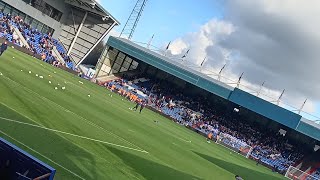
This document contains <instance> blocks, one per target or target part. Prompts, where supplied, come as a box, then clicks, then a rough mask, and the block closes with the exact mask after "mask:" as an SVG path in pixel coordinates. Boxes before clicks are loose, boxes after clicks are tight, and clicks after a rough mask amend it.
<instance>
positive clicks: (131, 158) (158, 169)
mask: <svg viewBox="0 0 320 180" xmlns="http://www.w3.org/2000/svg"><path fill="white" fill-rule="evenodd" d="M106 148H107V149H108V150H109V151H111V152H112V153H113V154H115V155H116V156H118V157H119V158H120V159H122V160H123V162H124V163H125V164H126V165H128V166H130V167H131V168H133V169H134V170H135V171H136V172H137V173H139V174H140V175H141V176H143V177H144V178H146V179H153V180H157V179H159V180H170V179H172V180H177V179H181V180H188V179H192V180H200V179H201V178H199V177H195V176H192V175H190V174H186V173H184V172H181V171H177V170H175V169H173V168H170V167H167V166H165V165H162V164H158V163H156V162H153V161H150V160H147V159H144V158H142V157H139V156H136V155H133V154H130V153H127V152H124V151H121V150H119V149H116V148H112V147H109V146H106Z"/></svg>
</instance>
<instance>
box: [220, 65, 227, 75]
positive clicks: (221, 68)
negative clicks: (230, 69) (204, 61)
mask: <svg viewBox="0 0 320 180" xmlns="http://www.w3.org/2000/svg"><path fill="white" fill-rule="evenodd" d="M226 66H227V64H224V65H223V66H222V68H221V69H220V71H219V74H221V72H222V71H223V69H224V68H225V67H226Z"/></svg>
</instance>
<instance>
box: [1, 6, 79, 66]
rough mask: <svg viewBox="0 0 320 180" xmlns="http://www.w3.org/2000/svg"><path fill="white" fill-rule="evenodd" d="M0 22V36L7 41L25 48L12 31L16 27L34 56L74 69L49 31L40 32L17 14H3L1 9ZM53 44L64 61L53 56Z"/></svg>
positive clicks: (63, 50)
mask: <svg viewBox="0 0 320 180" xmlns="http://www.w3.org/2000/svg"><path fill="white" fill-rule="evenodd" d="M0 24H1V25H0V38H1V37H2V38H5V39H6V40H7V41H9V42H12V43H14V44H16V45H18V46H21V47H25V48H27V46H26V45H23V44H22V43H21V39H20V38H19V36H18V35H17V34H16V33H14V28H17V29H18V30H19V31H20V33H21V34H22V36H23V38H24V39H25V40H26V42H27V43H28V46H29V47H28V49H29V50H30V51H31V52H32V53H33V55H34V56H35V55H40V56H41V59H42V60H43V61H45V62H47V63H50V64H60V65H63V66H67V67H68V68H70V69H74V64H73V62H72V60H71V59H70V57H69V56H68V55H67V54H66V51H65V49H64V48H63V46H62V45H61V44H60V43H59V42H58V40H56V39H54V38H53V37H52V35H51V33H50V32H48V33H42V32H40V31H38V30H37V29H35V28H33V27H32V26H31V25H30V24H28V23H27V22H24V20H23V19H22V18H20V17H19V16H12V15H11V14H5V13H3V12H2V11H0ZM54 46H55V47H56V48H57V50H58V52H59V54H60V55H61V57H62V58H63V59H64V61H65V63H62V62H58V59H57V57H56V56H54V53H53V48H54Z"/></svg>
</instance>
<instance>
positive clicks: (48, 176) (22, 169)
mask: <svg viewBox="0 0 320 180" xmlns="http://www.w3.org/2000/svg"><path fill="white" fill-rule="evenodd" d="M55 173H56V170H55V169H54V168H52V167H51V166H49V165H47V164H45V163H44V162H42V161H40V160H39V159H37V158H35V157H33V156H32V155H30V154H29V153H27V152H25V151H23V150H22V149H20V148H19V147H17V146H15V145H14V144H12V143H10V142H9V141H7V140H5V139H3V138H0V179H12V180H15V179H21V180H31V179H32V180H40V179H41V180H53V178H54V175H55Z"/></svg>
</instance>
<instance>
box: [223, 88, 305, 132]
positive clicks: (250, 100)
mask: <svg viewBox="0 0 320 180" xmlns="http://www.w3.org/2000/svg"><path fill="white" fill-rule="evenodd" d="M229 100H230V101H231V102H233V103H236V104H238V105H240V106H242V107H245V108H247V109H249V110H251V111H254V112H256V113H258V114H260V115H262V116H265V117H267V118H269V119H271V120H274V121H276V122H278V123H280V124H283V125H285V126H287V127H290V128H292V129H295V128H296V127H297V126H298V123H299V121H300V119H301V116H300V115H298V114H296V113H293V112H291V111H289V110H287V109H284V108H282V107H280V106H277V105H275V104H273V103H270V102H268V101H266V100H264V99H261V98H257V97H256V96H254V95H252V94H250V93H247V92H245V91H243V90H241V89H238V88H235V89H234V91H233V92H232V93H231V95H230V97H229Z"/></svg>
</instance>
